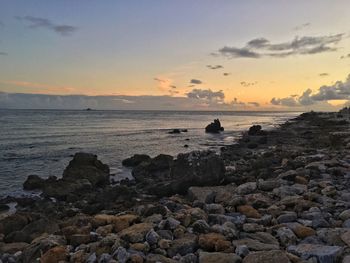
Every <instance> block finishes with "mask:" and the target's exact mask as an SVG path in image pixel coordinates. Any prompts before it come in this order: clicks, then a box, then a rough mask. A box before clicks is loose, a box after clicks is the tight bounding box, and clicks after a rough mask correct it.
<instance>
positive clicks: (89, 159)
mask: <svg viewBox="0 0 350 263" xmlns="http://www.w3.org/2000/svg"><path fill="white" fill-rule="evenodd" d="M63 179H64V180H79V179H87V180H89V182H90V183H91V184H92V186H102V185H106V184H108V183H109V167H108V165H106V164H103V163H102V162H101V161H99V160H98V159H97V156H96V155H94V154H91V153H76V154H75V155H74V158H73V160H72V161H70V162H69V165H68V166H67V168H66V169H65V170H64V172H63Z"/></svg>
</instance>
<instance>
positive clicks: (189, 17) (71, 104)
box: [0, 0, 350, 110]
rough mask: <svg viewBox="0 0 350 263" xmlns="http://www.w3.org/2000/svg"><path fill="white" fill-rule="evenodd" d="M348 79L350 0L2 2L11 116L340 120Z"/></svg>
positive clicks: (0, 26)
mask: <svg viewBox="0 0 350 263" xmlns="http://www.w3.org/2000/svg"><path fill="white" fill-rule="evenodd" d="M349 74H350V1H349V0H334V1H330V0H308V1H305V0H293V1H291V0H288V1H286V0H264V1H261V0H241V1H239V0H218V1H212V0H176V1H171V0H152V1H151V0H125V1H121V0H106V1H92V0H74V1H72V0H52V1H51V0H50V1H45V0H31V1H28V0H2V1H1V8H0V91H1V93H0V108H4V107H5V108H79V107H94V108H101V109H170V110H176V109H184V110H206V109H207V110H210V109H215V110H221V109H222V110H304V109H315V110H329V109H333V108H334V105H335V106H336V107H341V106H343V105H344V104H348V103H349V99H350V78H348V75H349ZM23 93H25V94H23ZM26 94H28V95H26ZM39 94H40V95H39ZM61 95H70V96H61ZM71 95H75V96H71Z"/></svg>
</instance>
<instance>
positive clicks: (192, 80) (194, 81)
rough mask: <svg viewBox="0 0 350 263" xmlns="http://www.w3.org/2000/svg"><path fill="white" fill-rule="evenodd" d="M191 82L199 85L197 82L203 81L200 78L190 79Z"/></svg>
mask: <svg viewBox="0 0 350 263" xmlns="http://www.w3.org/2000/svg"><path fill="white" fill-rule="evenodd" d="M190 83H191V84H195V85H197V84H202V83H203V81H201V80H199V79H191V80H190Z"/></svg>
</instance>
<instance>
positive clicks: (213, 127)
mask: <svg viewBox="0 0 350 263" xmlns="http://www.w3.org/2000/svg"><path fill="white" fill-rule="evenodd" d="M222 131H224V127H222V126H221V123H220V121H219V119H215V120H214V122H212V123H210V124H208V125H207V127H205V132H207V133H219V132H222Z"/></svg>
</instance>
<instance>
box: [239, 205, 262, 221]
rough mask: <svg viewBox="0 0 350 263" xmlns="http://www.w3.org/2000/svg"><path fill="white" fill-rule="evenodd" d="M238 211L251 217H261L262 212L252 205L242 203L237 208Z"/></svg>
mask: <svg viewBox="0 0 350 263" xmlns="http://www.w3.org/2000/svg"><path fill="white" fill-rule="evenodd" d="M237 210H238V212H240V213H241V214H243V215H245V216H246V217H250V218H261V215H260V213H259V212H258V211H257V210H256V209H255V208H254V207H252V206H250V205H241V206H239V207H238V208H237Z"/></svg>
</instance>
